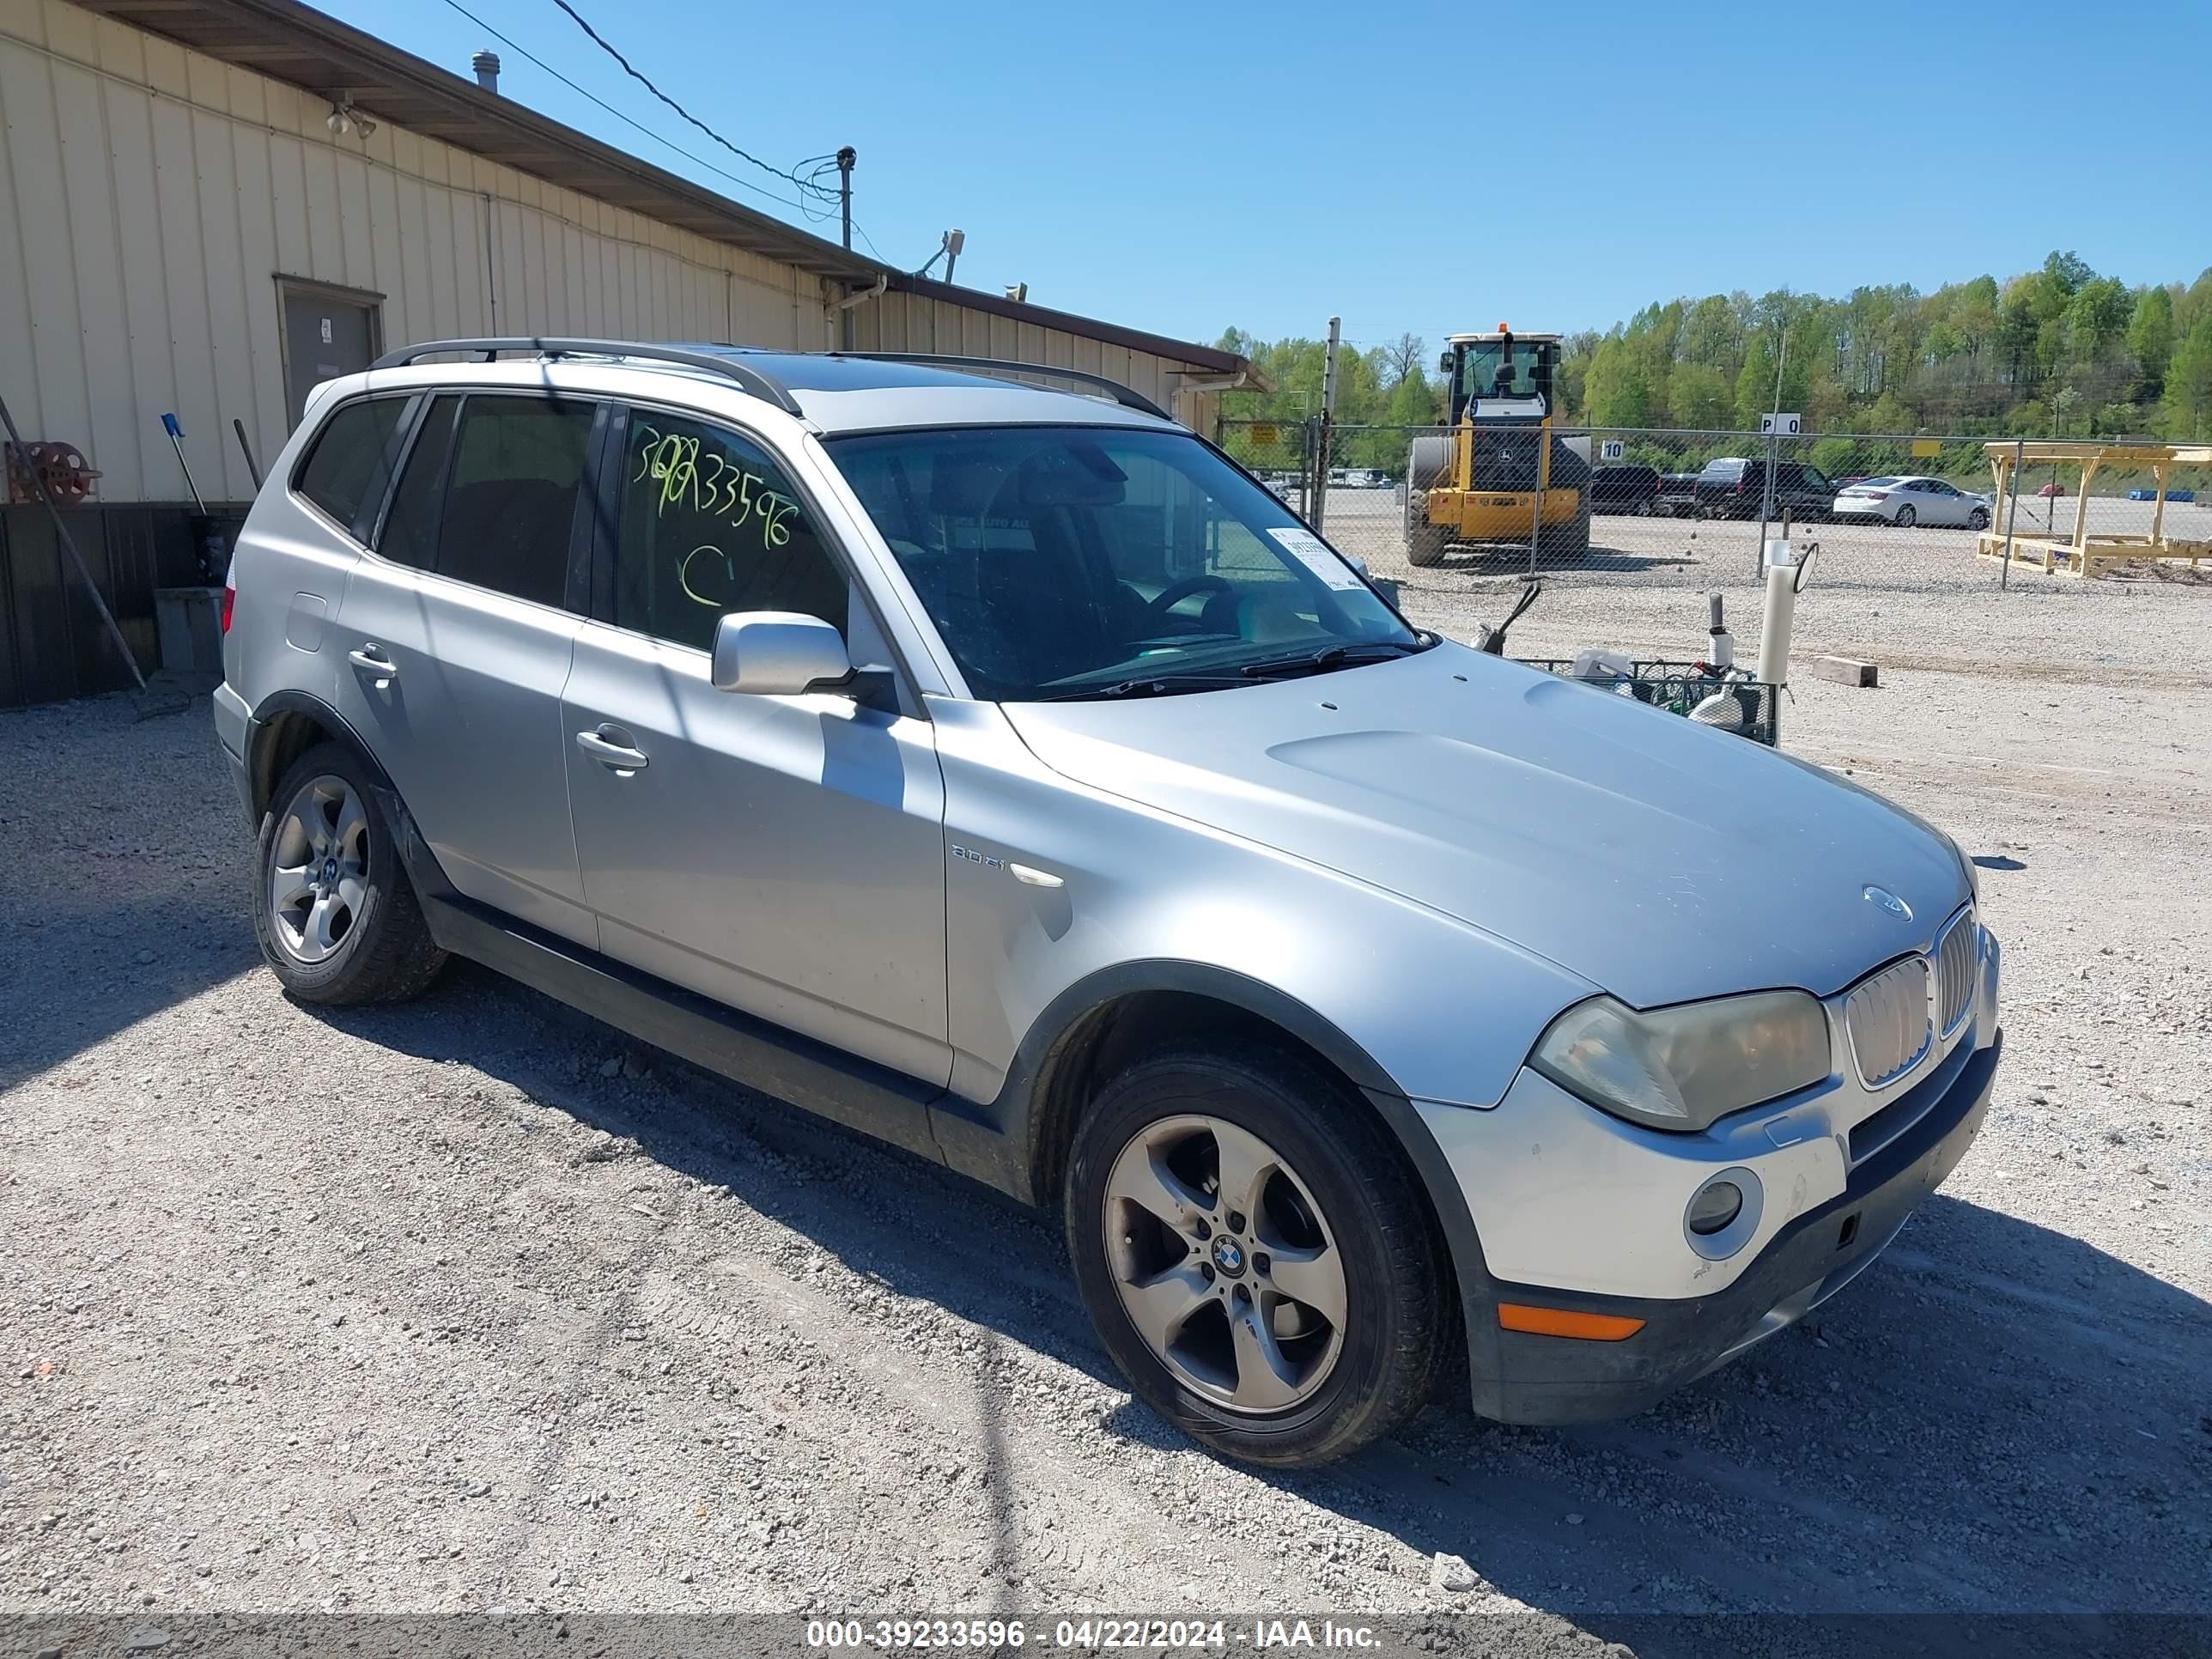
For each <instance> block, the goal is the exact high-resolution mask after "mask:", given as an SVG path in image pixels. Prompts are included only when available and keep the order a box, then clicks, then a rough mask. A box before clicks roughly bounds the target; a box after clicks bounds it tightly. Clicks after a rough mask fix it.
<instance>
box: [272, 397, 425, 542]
mask: <svg viewBox="0 0 2212 1659" xmlns="http://www.w3.org/2000/svg"><path fill="white" fill-rule="evenodd" d="M406 410H407V399H406V398H362V399H360V400H358V401H357V402H354V403H350V404H346V405H345V406H344V407H343V408H342V409H340V410H338V411H337V413H336V414H335V415H333V416H331V418H330V419H329V420H328V421H326V422H324V423H323V429H322V431H321V432H320V433H319V435H317V436H316V439H315V445H314V447H313V449H311V450H309V451H308V452H307V459H306V460H305V461H304V462H302V463H301V467H300V470H299V471H298V472H297V473H295V475H294V483H293V488H294V489H297V490H298V491H299V492H300V494H301V495H305V496H306V497H307V499H308V500H309V501H313V503H314V504H315V505H316V506H317V507H320V508H322V509H323V511H324V512H325V513H329V514H330V515H331V517H332V518H333V519H336V520H337V521H338V522H339V523H340V524H342V525H344V526H347V527H348V528H349V529H350V528H352V526H353V524H354V521H355V520H357V519H359V518H360V517H361V515H362V508H363V507H368V506H373V505H374V504H375V503H376V502H377V501H379V500H380V498H381V497H382V496H383V494H384V485H385V481H386V478H388V477H390V476H391V474H390V471H389V469H390V467H391V465H392V462H391V447H392V432H393V431H394V430H395V429H396V428H398V425H399V417H400V416H402V415H403V414H404V413H405V412H406Z"/></svg>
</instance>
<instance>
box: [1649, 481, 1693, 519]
mask: <svg viewBox="0 0 2212 1659" xmlns="http://www.w3.org/2000/svg"><path fill="white" fill-rule="evenodd" d="M1651 510H1652V511H1653V512H1654V513H1657V514H1658V515H1659V516H1660V517H1661V518H1666V519H1678V518H1688V517H1691V516H1692V515H1694V514H1695V513H1697V511H1698V475H1697V474H1696V473H1694V472H1662V473H1661V474H1660V475H1659V494H1658V496H1657V498H1656V500H1654V501H1653V502H1652V504H1651Z"/></svg>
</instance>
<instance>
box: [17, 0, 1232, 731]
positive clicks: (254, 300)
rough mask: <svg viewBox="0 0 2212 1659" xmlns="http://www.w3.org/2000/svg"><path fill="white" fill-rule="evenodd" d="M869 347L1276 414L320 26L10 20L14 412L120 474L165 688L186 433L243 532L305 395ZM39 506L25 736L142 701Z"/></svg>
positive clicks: (133, 574)
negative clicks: (546, 348) (124, 692)
mask: <svg viewBox="0 0 2212 1659" xmlns="http://www.w3.org/2000/svg"><path fill="white" fill-rule="evenodd" d="M334 113H343V115H344V116H345V119H344V120H343V121H342V122H339V121H334V120H333V115H334ZM337 127H343V131H334V128H337ZM10 296H12V297H10ZM848 322H849V326H850V329H851V341H850V343H851V344H852V345H853V346H854V347H855V348H857V349H902V350H915V351H933V352H945V353H959V354H967V355H972V356H998V357H1018V358H1021V359H1024V360H1026V361H1030V362H1045V363H1051V364H1054V365H1056V366H1059V367H1062V368H1076V369H1083V370H1087V371H1090V372H1091V373H1093V374H1108V375H1111V376H1113V377H1114V378H1115V379H1117V380H1125V381H1127V383H1128V384H1130V385H1132V386H1135V387H1136V388H1137V389H1138V390H1139V391H1141V392H1145V393H1146V394H1147V395H1148V396H1150V397H1152V398H1154V399H1155V400H1156V401H1158V402H1159V403H1160V404H1163V405H1164V406H1166V407H1170V408H1172V409H1173V410H1175V411H1176V415H1177V416H1178V418H1180V419H1182V420H1183V421H1184V422H1187V423H1188V424H1189V425H1192V426H1194V427H1195V428H1198V429H1200V430H1201V431H1206V430H1210V429H1211V423H1212V422H1211V417H1212V400H1213V398H1214V397H1215V395H1216V394H1218V392H1220V391H1222V390H1224V389H1226V388H1228V387H1230V386H1235V385H1238V384H1249V383H1251V382H1250V381H1249V378H1248V377H1249V375H1250V374H1251V369H1250V365H1249V364H1248V363H1247V362H1245V361H1244V360H1243V358H1241V357H1237V356H1232V355H1231V354H1229V353H1225V352H1221V351H1217V350H1214V349H1211V348H1209V347H1206V346H1201V345H1194V344H1190V343H1185V342H1182V341H1177V340H1170V339H1166V338H1163V337H1158V336H1155V335H1150V334H1146V333H1141V332H1139V331H1135V330H1132V329H1124V328H1119V327H1116V326H1115V325H1111V324H1108V323H1101V322H1096V321H1092V320H1091V319H1086V318H1082V317H1076V316H1072V315H1069V314H1066V313H1060V312H1055V311H1050V310H1047V309H1044V308H1042V307H1036V306H1032V305H1028V304H1022V303H1016V302H1014V301H1009V300H1005V299H1001V298H1000V297H998V296H997V295H987V294H983V293H979V292H977V291H975V290H974V289H965V288H955V287H951V286H949V285H947V284H945V283H937V282H933V281H929V280H926V279H921V278H917V277H915V276H909V275H907V274H906V273H904V272H901V271H896V270H890V269H889V268H887V267H885V266H884V265H881V264H878V263H877V262H876V261H874V260H872V259H869V258H861V257H860V256H858V255H855V254H854V253H851V252H847V251H846V250H844V249H843V248H841V247H840V246H837V245H836V243H834V242H830V241H826V240H823V239H821V238H818V237H815V236H811V235H809V234H806V233H805V232H803V231H800V230H798V229H796V228H793V227H792V226H790V225H787V224H785V223H783V222H781V221H779V220H776V219H774V218H771V217H769V216H766V215H763V214H760V213H757V212H754V211H753V210H750V209H748V208H746V207H744V206H742V205H739V204H737V203H734V202H732V201H729V200H727V199H726V198H724V197H720V196H719V195H716V194H715V193H714V192H713V191H708V190H706V189H704V188H702V187H701V186H699V185H694V184H691V183H690V182H689V181H687V180H685V179H679V178H678V177H676V176H675V175H674V174H672V173H666V172H664V171H662V170H661V169H659V168H658V167H653V166H651V165H650V164H648V163H647V162H644V161H640V160H638V159H637V158H636V157H635V156H633V155H627V154H625V153H624V152H623V151H621V150H619V149H615V148H613V147H611V146H609V145H606V144H603V143H599V142H598V141H597V140H595V139H592V138H590V137H586V136H585V135H584V134H582V133H580V132H578V131H575V130H574V129H573V128H571V127H567V126H564V125H562V124H560V123H559V122H556V121H552V120H549V119H547V118H545V117H544V116H541V115H538V114H536V113H534V112H532V111H531V110H529V109H526V108H525V107H523V106H520V105H518V104H516V103H514V102H513V101H511V100H508V99H507V98H504V97H502V96H501V95H500V94H499V93H498V92H497V91H496V89H495V88H491V87H486V86H482V85H479V84H478V83H477V80H475V79H471V78H467V77H465V76H462V75H459V74H456V73H453V72H452V71H450V70H446V69H443V68H441V67H439V66H438V65H435V64H429V63H427V62H425V61H423V60H422V59H421V58H416V57H413V56H410V54H408V53H406V52H400V51H398V50H397V49H395V48H393V47H392V46H389V45H387V44H386V43H385V42H383V41H381V40H377V39H375V38H374V36H371V35H368V34H365V33H362V32H361V31H360V30H358V29H355V28H352V27H348V26H347V25H345V24H343V23H340V22H338V21H336V20H335V19H332V18H331V17H328V16H325V15H324V14H322V13H321V12H319V11H315V10H313V9H310V8H308V7H307V6H304V5H301V4H299V3H296V0H0V398H5V399H6V400H7V403H8V404H9V410H10V411H11V412H12V413H13V414H14V416H15V422H16V424H17V425H18V427H19V428H21V431H22V435H23V437H24V438H25V439H26V440H27V441H30V442H33V443H39V442H47V443H62V444H68V445H71V446H74V447H75V448H76V450H77V451H79V452H81V453H82V456H83V457H84V459H86V461H87V462H88V465H89V466H90V467H91V468H93V469H95V470H96V471H97V472H98V474H99V477H97V478H96V479H95V480H94V481H93V482H92V484H91V489H90V493H89V495H88V496H87V497H86V498H85V499H84V501H82V504H80V505H75V506H71V507H68V508H67V509H65V511H66V516H67V518H68V521H69V523H70V528H71V531H72V532H73V534H74V536H75V538H76V542H77V544H78V545H79V547H80V548H81V549H82V551H83V553H84V554H85V556H86V557H87V559H88V562H90V563H91V565H92V566H93V568H94V576H95V580H98V581H99V582H100V585H101V588H102V591H103V592H104V594H105V595H106V599H107V600H108V603H109V605H110V606H111V607H112V609H113V610H114V611H116V613H117V615H118V617H119V618H120V619H121V621H122V623H123V627H124V631H125V635H126V636H127V637H128V638H129V639H130V641H131V647H132V650H133V652H134V653H135V654H136V655H137V658H138V659H139V661H140V663H141V664H142V665H144V666H146V667H148V668H151V667H154V666H156V665H159V662H160V651H159V649H158V646H157V641H156V631H155V590H156V589H157V588H166V587H172V586H189V585H190V584H192V583H194V582H196V581H198V580H203V576H202V574H201V566H202V563H203V558H202V546H203V538H204V532H205V531H206V529H207V526H205V525H204V524H201V523H196V522H195V509H194V507H193V506H192V502H191V495H190V492H189V490H188V489H187V487H186V483H185V476H184V473H183V471H182V469H181V468H180V467H179V462H178V457H177V454H176V452H175V450H174V448H173V447H172V443H171V440H170V438H169V437H168V435H167V433H166V432H165V431H164V429H163V426H162V422H161V416H163V415H164V414H165V413H173V414H175V415H176V416H177V417H178V420H179V423H180V424H181V426H182V428H183V431H184V438H183V447H184V453H185V459H186V461H188V462H189V464H190V466H191V473H192V476H193V477H194V478H195V479H196V480H197V484H198V488H199V491H200V493H201V495H202V496H203V497H204V499H205V501H206V503H207V505H208V507H209V509H210V515H211V516H212V517H213V518H214V519H215V520H217V521H218V522H217V526H216V527H217V529H218V531H220V529H221V528H222V526H223V525H224V524H228V523H234V522H235V520H237V519H238V518H240V517H242V516H243V513H244V511H245V508H246V504H247V503H248V502H249V501H251V498H252V481H251V478H250V477H249V475H248V473H247V471H246V459H245V455H244V453H243V452H242V450H241V448H240V445H239V443H238V441H237V439H236V436H235V435H234V431H233V428H232V422H233V421H234V420H237V421H239V422H242V423H243V424H244V427H245V429H246V433H247V435H249V437H250V439H251V441H252V446H253V447H254V450H255V452H256V453H257V454H258V457H259V458H260V459H262V460H264V462H265V461H266V460H267V459H270V458H271V457H273V456H274V455H275V454H276V452H277V450H278V448H279V447H281V446H282V445H283V441H284V439H285V436H286V435H287V434H288V433H289V430H290V428H291V425H292V422H294V421H295V419H296V418H297V416H298V414H299V410H300V408H301V400H302V398H304V396H305V394H306V392H307V388H308V387H309V386H313V384H314V383H315V382H316V381H317V380H322V379H325V378H327V377H329V376H330V375H331V374H341V373H345V372H349V371H350V370H353V369H356V368H362V367H364V366H365V365H366V364H367V363H368V361H369V360H370V359H371V358H372V357H374V356H375V355H376V354H377V353H379V352H380V351H381V350H384V349H389V348H391V347H394V346H398V345H404V344H406V343H410V342H411V341H416V340H422V339H430V338H435V337H451V336H465V335H487V334H503V335H513V334H547V335H583V336H615V337H634V338H641V339H657V340H728V341H736V342H740V343H747V344H757V345H763V346H775V347H783V348H796V349H809V350H811V349H826V348H829V347H834V346H836V345H837V344H838V343H840V333H841V330H842V329H843V328H844V327H845V326H847V325H848ZM18 483H20V481H18ZM14 493H15V495H16V496H17V500H16V501H15V504H13V505H9V504H0V707H5V706H9V705H13V704H19V703H24V702H38V701H41V700H45V699H48V698H54V697H64V696H78V695H82V694H84V693H86V692H89V691H94V690H106V689H108V688H111V687H113V686H117V685H120V684H128V681H129V674H128V671H127V669H126V668H125V665H123V664H122V662H121V661H120V659H118V656H117V654H116V653H115V651H114V649H113V647H112V645H110V644H109V643H108V641H106V637H105V636H104V634H103V632H102V630H101V629H100V627H99V624H98V622H97V618H96V613H95V611H94V608H93V606H92V605H91V602H90V600H89V599H88V597H87V596H86V595H85V594H84V593H83V592H82V586H81V585H80V584H78V583H77V582H76V580H75V579H74V577H73V576H71V575H70V574H68V573H67V572H66V570H65V566H64V557H63V555H62V552H61V550H60V548H59V546H58V543H57V539H56V537H55V535H54V532H53V530H52V525H51V523H50V522H49V520H48V518H47V515H46V512H45V510H44V509H43V507H40V506H37V505H32V504H26V503H25V502H24V501H22V500H21V491H20V489H18V490H17V491H15V492H14ZM4 499H5V498H0V503H4Z"/></svg>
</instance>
